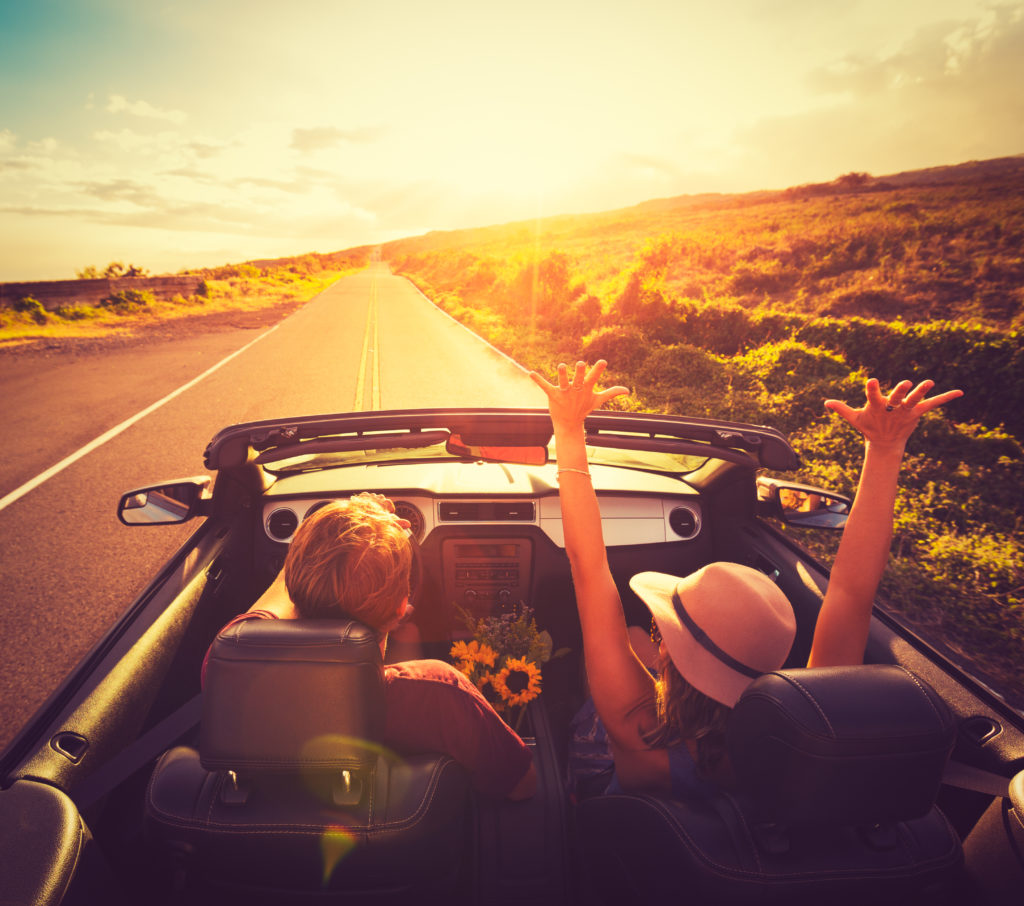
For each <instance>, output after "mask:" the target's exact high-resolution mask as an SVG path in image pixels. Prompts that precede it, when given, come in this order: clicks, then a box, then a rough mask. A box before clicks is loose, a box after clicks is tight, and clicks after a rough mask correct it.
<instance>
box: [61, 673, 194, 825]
mask: <svg viewBox="0 0 1024 906" xmlns="http://www.w3.org/2000/svg"><path fill="white" fill-rule="evenodd" d="M202 716H203V693H202V692H200V693H198V694H197V695H195V696H194V697H193V698H191V699H189V700H188V701H187V702H185V704H184V705H182V706H181V707H180V708H178V710H177V711H172V712H171V713H170V714H168V715H167V717H165V718H164V719H163V720H162V721H160V723H158V724H156V725H154V726H152V727H150V728H149V729H148V730H147V731H146V732H145V733H143V734H142V736H140V737H139V738H138V739H136V740H135V742H133V743H132V744H131V745H130V746H128V747H127V748H125V749H122V750H121V751H120V752H119V753H118V754H117V755H115V756H114V757H113V758H111V759H110V760H109V761H107V762H105V763H104V764H102V765H101V766H100V767H98V768H97V769H96V770H95V771H93V772H92V773H91V774H90V775H89V776H88V777H87V778H86V779H85V780H84V781H83V782H82V783H80V784H78V785H77V786H75V788H74V790H73V791H72V799H74V801H75V804H76V805H77V806H78V810H79V811H80V812H81V811H84V810H85V809H88V808H89V807H90V806H93V805H95V804H96V803H97V802H99V801H100V800H101V799H102V798H103V797H104V796H106V795H108V794H109V793H110V792H111V791H112V790H113V789H114V788H115V787H116V786H117V785H118V784H120V783H121V782H122V781H123V780H124V779H125V778H126V777H130V776H131V775H132V774H134V773H135V772H136V771H138V770H139V769H140V768H142V767H143V766H144V765H146V764H147V763H148V762H150V761H152V760H153V759H155V758H157V757H159V756H160V755H161V754H163V753H164V752H165V751H166V750H167V749H169V748H170V747H171V746H172V745H173V744H174V742H175V741H176V740H178V739H180V738H181V737H182V736H183V735H184V734H185V733H187V732H188V731H189V730H191V729H192V728H193V727H197V726H198V725H199V721H200V718H201V717H202Z"/></svg>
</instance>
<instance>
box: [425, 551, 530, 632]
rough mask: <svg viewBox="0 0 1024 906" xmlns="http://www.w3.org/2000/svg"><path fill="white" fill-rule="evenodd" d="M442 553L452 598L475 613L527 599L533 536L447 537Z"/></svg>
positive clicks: (449, 595)
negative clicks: (529, 537)
mask: <svg viewBox="0 0 1024 906" xmlns="http://www.w3.org/2000/svg"><path fill="white" fill-rule="evenodd" d="M441 555H442V558H443V563H444V584H445V590H446V592H447V595H448V597H449V598H452V599H453V600H454V601H455V602H456V603H457V604H459V605H460V606H461V607H465V608H466V609H467V610H468V611H469V612H470V613H471V614H473V615H474V616H482V615H486V614H489V613H493V612H494V610H495V609H500V608H502V607H504V606H506V605H512V604H515V603H517V602H519V601H525V600H526V597H527V594H528V592H529V588H530V563H531V562H532V557H533V550H532V546H531V543H530V541H529V539H527V538H478V539H463V538H447V539H445V541H444V542H443V544H442V547H441ZM495 605H497V608H496V607H495Z"/></svg>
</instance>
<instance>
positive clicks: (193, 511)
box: [117, 475, 210, 525]
mask: <svg viewBox="0 0 1024 906" xmlns="http://www.w3.org/2000/svg"><path fill="white" fill-rule="evenodd" d="M209 485H210V478H209V476H207V475H199V476H197V477H195V478H185V479H182V480H181V481H171V482H167V483H166V484H155V485H150V486H149V487H145V488H136V489H135V490H134V491H129V492H128V493H127V494H125V495H124V496H122V497H121V502H120V503H119V504H118V505H117V518H118V519H120V520H121V521H122V522H123V523H124V524H125V525H175V524H177V523H179V522H187V521H188V520H189V519H191V518H192V517H193V516H198V515H201V514H202V513H203V510H204V507H203V503H204V502H205V499H206V498H204V497H203V491H205V490H206V488H207V487H209Z"/></svg>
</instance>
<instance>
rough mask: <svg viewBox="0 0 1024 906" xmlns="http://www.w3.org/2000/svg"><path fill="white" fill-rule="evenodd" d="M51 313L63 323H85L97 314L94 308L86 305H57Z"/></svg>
mask: <svg viewBox="0 0 1024 906" xmlns="http://www.w3.org/2000/svg"><path fill="white" fill-rule="evenodd" d="M53 313H54V314H55V315H56V316H57V317H58V318H63V319H64V320H65V321H87V320H89V319H90V318H95V317H96V316H97V315H98V314H99V313H98V312H97V311H96V309H95V308H92V307H91V306H88V305H59V306H57V308H56V309H54V312H53Z"/></svg>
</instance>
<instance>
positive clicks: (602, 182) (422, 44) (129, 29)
mask: <svg viewBox="0 0 1024 906" xmlns="http://www.w3.org/2000/svg"><path fill="white" fill-rule="evenodd" d="M1022 153H1024V0H1010V2H1005V3H991V2H976V0H844V2H843V3H828V2H822V0H717V2H715V3H709V2H707V0H700V2H698V0H628V2H627V0H622V2H607V0H588V2H577V0H516V2H504V0H493V2H489V0H473V2H469V0H406V2H395V0H359V2H349V0H286V2H282V0H273V2H270V0H174V2H173V3H172V2H164V0H145V2H139V0H27V2H26V0H17V2H14V0H0V281H18V280H44V279H55V280H56V279H71V278H73V277H74V276H75V275H76V273H77V272H78V271H79V270H81V269H83V268H84V267H86V266H88V265H95V266H98V267H100V268H102V267H104V266H105V265H106V264H107V263H108V262H110V261H115V260H119V261H124V262H131V263H134V264H136V265H138V266H141V267H144V268H147V269H148V270H150V271H151V272H153V273H173V272H176V271H178V270H181V269H183V268H187V267H201V266H212V265H217V264H224V263H228V262H239V261H244V260H246V259H252V258H262V257H278V256H284V255H293V254H301V253H304V252H310V251H319V252H331V251H337V250H339V249H344V248H348V247H351V246H355V245H364V244H370V243H376V242H383V241H387V240H390V239H396V238H401V237H405V236H414V235H419V234H421V233H424V232H427V231H429V230H436V229H455V228H460V227H472V226H484V225H489V224H494V223H504V222H508V221H512V220H522V219H528V218H534V217H543V216H549V215H555V214H563V213H577V212H589V211H602V210H609V209H612V208H616V207H623V206H627V205H632V204H636V203H639V202H641V201H645V200H648V199H652V198H663V197H669V196H675V195H682V194H689V193H702V192H743V191H750V190H755V189H776V188H785V187H787V186H791V185H798V184H801V183H807V182H820V181H826V180H830V179H833V178H835V177H836V176H839V175H841V174H843V173H847V172H850V171H854V170H855V171H864V172H869V173H872V174H874V175H884V174H887V173H895V172H899V171H902V170H910V169H918V168H922V167H931V166H941V165H945V164H955V163H960V162H962V161H966V160H981V159H986V158H993V157H1002V156H1007V155H1015V154H1022Z"/></svg>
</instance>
